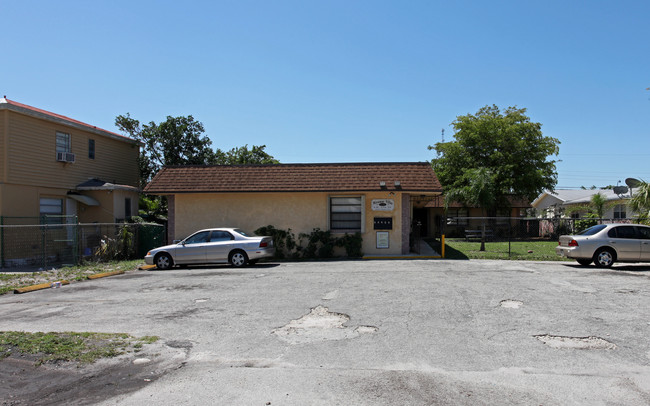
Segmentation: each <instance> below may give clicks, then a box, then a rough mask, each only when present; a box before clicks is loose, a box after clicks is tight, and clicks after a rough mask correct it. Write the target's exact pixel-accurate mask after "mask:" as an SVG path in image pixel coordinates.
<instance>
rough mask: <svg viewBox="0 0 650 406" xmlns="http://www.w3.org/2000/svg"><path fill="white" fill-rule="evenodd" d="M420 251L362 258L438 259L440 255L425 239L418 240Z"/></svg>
mask: <svg viewBox="0 0 650 406" xmlns="http://www.w3.org/2000/svg"><path fill="white" fill-rule="evenodd" d="M419 247H420V253H416V252H410V253H408V254H405V255H364V256H363V259H438V258H442V256H441V255H440V254H439V253H438V252H436V250H434V249H433V248H431V246H430V245H429V244H427V242H426V241H424V240H420V244H419Z"/></svg>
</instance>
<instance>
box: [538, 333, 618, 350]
mask: <svg viewBox="0 0 650 406" xmlns="http://www.w3.org/2000/svg"><path fill="white" fill-rule="evenodd" d="M534 337H535V338H537V339H538V340H539V341H541V342H543V343H544V344H546V345H548V346H549V347H551V348H572V349H578V350H614V349H616V344H614V343H611V342H609V341H607V340H605V339H602V338H600V337H563V336H552V335H548V334H545V335H538V336H534Z"/></svg>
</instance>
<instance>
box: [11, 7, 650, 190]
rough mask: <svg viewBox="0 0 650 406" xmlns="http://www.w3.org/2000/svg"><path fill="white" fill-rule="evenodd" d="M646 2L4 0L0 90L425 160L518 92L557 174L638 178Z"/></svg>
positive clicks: (259, 139)
mask: <svg viewBox="0 0 650 406" xmlns="http://www.w3.org/2000/svg"><path fill="white" fill-rule="evenodd" d="M649 16H650V2H648V1H647V0H645V1H625V0H623V1H618V2H612V1H589V2H587V1H543V2H541V1H539V2H526V1H491V2H483V1H465V2H464V1H454V2H450V1H433V0H430V1H407V2H402V1H399V2H398V1H378V0H374V1H349V0H348V1H332V0H330V1H312V0H302V1H261V0H260V1H246V0H237V1H185V2H178V1H137V0H130V1H122V0H111V1H66V0H61V1H57V2H53V1H31V0H23V1H8V0H0V25H1V26H2V31H3V34H2V39H1V40H0V58H1V59H2V62H1V63H0V95H7V97H8V98H10V99H12V100H15V101H18V102H21V103H25V104H29V105H32V106H35V107H39V108H43V109H46V110H51V111H54V112H56V113H59V114H64V115H68V116H70V117H73V118H75V119H78V120H81V121H85V122H87V123H90V124H93V125H96V126H98V127H102V128H105V129H108V130H112V131H116V128H115V126H114V119H115V116H117V115H119V114H125V113H127V112H129V113H131V116H132V117H134V118H137V119H139V120H140V121H142V122H149V121H156V122H160V121H163V120H165V118H166V116H168V115H172V116H179V115H190V114H191V115H193V116H194V117H195V118H196V119H197V120H199V121H201V122H203V124H204V125H205V129H206V134H207V135H208V136H210V138H211V140H212V142H213V146H214V147H218V148H221V149H230V148H232V147H235V146H240V145H244V144H248V145H262V144H265V145H266V146H267V152H269V153H270V154H271V155H273V156H275V157H276V158H277V159H279V160H280V161H281V162H283V163H295V162H373V161H391V162H393V161H427V160H430V159H432V158H433V157H434V156H435V152H434V151H429V150H427V146H428V145H433V144H434V143H436V142H438V141H440V139H441V130H442V129H445V140H447V141H449V140H451V139H453V138H452V137H453V130H452V128H451V126H450V124H451V122H452V121H454V119H455V118H456V116H458V115H464V114H467V113H475V112H476V111H477V110H478V109H479V108H480V107H482V106H485V105H488V104H489V105H491V104H496V105H498V106H499V107H502V108H505V107H507V106H515V105H516V106H518V107H525V108H527V109H528V115H529V116H530V118H531V119H532V120H533V121H537V122H540V123H542V130H543V132H544V134H545V135H547V136H551V137H555V138H558V139H559V140H560V141H561V143H562V144H561V145H560V155H559V157H557V159H560V160H561V162H559V163H558V165H557V166H558V174H559V182H558V187H560V188H567V187H579V186H591V185H597V186H604V185H609V184H616V183H617V182H618V181H619V180H621V181H624V180H625V178H627V177H636V178H642V179H644V180H650V136H649V135H650V91H649V90H646V88H650V20H649V19H648V18H649Z"/></svg>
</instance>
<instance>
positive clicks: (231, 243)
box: [144, 228, 275, 269]
mask: <svg viewBox="0 0 650 406" xmlns="http://www.w3.org/2000/svg"><path fill="white" fill-rule="evenodd" d="M273 254H275V248H274V247H273V239H272V238H271V237H257V236H250V235H248V234H247V233H245V232H244V231H242V230H240V229H238V228H210V229H206V230H199V231H197V232H195V233H194V234H192V235H190V236H189V237H187V238H185V239H184V240H181V241H179V242H177V243H175V244H172V245H166V246H164V247H159V248H155V249H152V250H151V251H149V252H148V253H147V255H146V256H145V257H144V261H145V263H147V265H156V267H157V268H158V269H169V268H171V267H172V266H174V265H189V264H218V263H230V264H231V265H232V266H235V267H242V266H245V265H247V264H254V263H256V262H257V261H258V260H259V259H261V258H268V257H272V256H273Z"/></svg>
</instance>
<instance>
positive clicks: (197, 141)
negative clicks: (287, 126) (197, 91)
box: [115, 113, 279, 221]
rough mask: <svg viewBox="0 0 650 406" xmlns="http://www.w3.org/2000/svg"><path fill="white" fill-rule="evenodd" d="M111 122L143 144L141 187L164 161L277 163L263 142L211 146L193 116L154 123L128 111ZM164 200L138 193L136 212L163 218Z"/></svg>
mask: <svg viewBox="0 0 650 406" xmlns="http://www.w3.org/2000/svg"><path fill="white" fill-rule="evenodd" d="M115 125H116V126H117V128H119V129H120V131H122V132H124V133H126V134H127V135H128V136H130V137H131V138H134V139H136V140H138V141H141V142H142V143H143V144H144V145H143V147H142V149H141V150H140V156H139V158H138V164H139V168H140V185H141V186H142V187H144V186H145V185H146V184H147V183H149V181H151V179H152V178H153V177H154V175H155V174H156V173H158V171H159V170H160V169H161V168H162V167H163V166H165V165H209V164H212V165H215V164H216V165H232V164H277V163H279V161H278V160H276V159H275V158H273V157H272V156H271V155H269V154H268V153H266V151H264V148H266V145H260V146H256V145H253V146H252V147H251V148H250V149H249V148H248V145H245V146H243V147H238V148H233V149H231V150H230V151H226V152H224V151H222V150H220V149H218V148H217V149H216V150H214V149H212V147H211V145H212V141H210V138H208V137H207V136H206V135H205V134H204V133H205V130H204V128H203V124H202V123H201V122H200V121H196V120H195V119H194V117H192V116H191V115H190V116H187V117H184V116H180V117H172V116H167V120H165V121H163V122H161V123H159V124H157V123H155V122H153V121H151V122H150V123H149V124H141V123H140V121H138V120H136V119H134V118H132V117H131V115H130V114H129V113H126V115H120V116H117V117H116V118H115ZM166 213H167V202H166V201H165V199H163V198H161V197H158V196H142V197H141V199H140V215H141V216H142V217H144V218H145V219H147V220H153V221H164V219H165V217H166Z"/></svg>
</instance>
